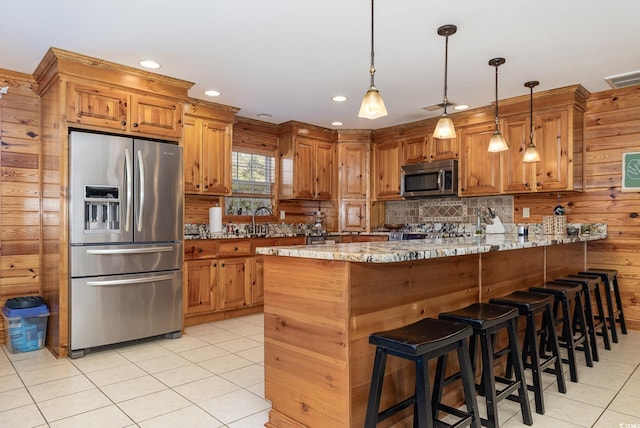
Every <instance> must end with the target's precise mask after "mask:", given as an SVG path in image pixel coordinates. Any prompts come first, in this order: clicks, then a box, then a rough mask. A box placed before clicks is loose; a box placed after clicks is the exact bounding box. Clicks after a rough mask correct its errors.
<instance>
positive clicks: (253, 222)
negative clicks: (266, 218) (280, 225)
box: [251, 205, 273, 234]
mask: <svg viewBox="0 0 640 428" xmlns="http://www.w3.org/2000/svg"><path fill="white" fill-rule="evenodd" d="M258 211H266V212H268V213H269V215H273V211H271V208H269V207H265V206H264V205H261V206H259V207H258V208H256V209H255V210H254V211H253V216H251V233H253V234H255V233H256V214H258Z"/></svg>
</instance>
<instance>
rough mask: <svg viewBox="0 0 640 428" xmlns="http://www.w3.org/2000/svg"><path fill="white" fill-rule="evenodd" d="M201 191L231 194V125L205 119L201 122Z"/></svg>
mask: <svg viewBox="0 0 640 428" xmlns="http://www.w3.org/2000/svg"><path fill="white" fill-rule="evenodd" d="M201 168H202V193H203V194H209V195H230V194H231V127H230V126H229V125H227V124H225V123H222V122H216V121H212V120H205V121H203V124H202V164H201Z"/></svg>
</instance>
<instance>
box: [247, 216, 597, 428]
mask: <svg viewBox="0 0 640 428" xmlns="http://www.w3.org/2000/svg"><path fill="white" fill-rule="evenodd" d="M593 230H596V231H595V233H594V232H593ZM606 237H607V232H606V226H605V225H602V227H598V228H595V229H592V233H591V234H590V235H588V236H571V237H568V236H545V235H535V236H529V237H528V238H526V239H525V238H524V237H518V236H517V235H511V234H505V235H502V234H499V235H486V236H482V237H477V238H476V237H472V238H445V239H425V240H416V241H396V242H372V243H357V244H356V243H351V244H337V245H316V246H296V247H265V248H259V249H257V252H258V253H259V254H264V255H265V257H264V286H265V298H264V322H265V327H264V328H265V394H266V398H267V399H269V400H271V402H272V409H271V411H270V414H269V422H268V423H267V426H268V427H271V428H275V427H278V428H283V427H325V428H327V427H361V426H362V425H363V422H364V415H365V410H366V402H367V396H368V392H369V380H370V376H371V370H372V366H373V357H374V347H373V346H371V345H370V344H369V342H368V338H369V335H370V334H371V333H372V332H375V331H381V330H387V329H393V328H397V327H401V326H403V325H406V324H409V323H412V322H414V321H417V320H419V319H422V318H425V317H437V316H438V314H439V313H441V312H443V311H449V310H455V309H459V308H461V307H464V306H466V305H469V304H471V303H474V302H478V301H481V302H486V301H488V300H489V299H490V298H492V297H497V296H503V295H506V294H509V293H510V292H512V291H514V290H520V289H527V288H528V287H529V286H532V285H534V284H541V283H542V282H544V281H545V280H547V279H552V278H555V277H558V276H562V275H566V274H568V273H572V272H577V271H579V270H582V269H583V268H584V267H585V263H586V251H587V241H591V240H599V239H604V238H606ZM433 369H434V368H433V367H431V370H433ZM413 387H414V386H413V368H412V367H411V366H410V365H407V364H404V363H402V362H399V361H398V360H395V359H394V360H393V361H390V364H389V365H388V366H387V372H386V380H385V382H384V390H383V397H382V403H381V408H385V407H386V406H388V405H389V404H391V403H394V402H397V401H399V399H401V398H405V397H407V396H409V395H411V394H412V393H413ZM458 398H459V395H458V391H456V390H452V391H449V392H448V394H447V398H446V399H447V400H448V401H451V402H455V401H457V400H458ZM400 415H402V417H407V416H409V417H410V415H411V409H407V410H406V411H405V412H404V413H401V414H400ZM398 420H399V419H396V420H395V422H397V421H398ZM400 425H401V424H399V425H398V426H400ZM403 426H404V425H403Z"/></svg>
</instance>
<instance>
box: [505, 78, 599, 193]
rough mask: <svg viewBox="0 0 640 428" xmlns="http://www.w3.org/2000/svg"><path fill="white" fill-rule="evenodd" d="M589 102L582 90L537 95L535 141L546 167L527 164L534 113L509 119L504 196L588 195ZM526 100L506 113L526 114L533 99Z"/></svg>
mask: <svg viewBox="0 0 640 428" xmlns="http://www.w3.org/2000/svg"><path fill="white" fill-rule="evenodd" d="M588 96H589V93H588V92H587V91H586V90H585V89H584V88H583V87H582V86H570V87H566V88H560V89H556V90H552V91H546V92H542V93H540V94H536V95H534V101H533V108H534V113H533V133H534V139H533V141H534V143H535V145H536V148H537V149H538V153H539V154H540V162H533V163H524V162H523V161H522V157H523V155H524V150H525V149H526V147H527V146H528V144H529V140H530V120H529V112H528V111H526V112H521V113H519V114H513V115H507V116H506V119H505V121H504V126H503V133H504V135H505V138H506V139H507V143H508V144H509V151H507V152H503V155H502V156H503V158H502V159H503V162H502V171H501V172H502V192H503V193H527V192H536V191H538V192H557V191H567V190H582V189H583V186H584V182H585V180H584V168H583V159H584V155H585V153H584V151H585V145H584V141H583V140H584V127H585V115H584V113H585V110H586V100H587V98H588ZM522 98H523V97H519V98H517V99H514V100H513V101H510V102H512V103H513V104H507V108H506V112H507V113H508V112H509V111H511V110H514V109H516V108H518V107H519V108H520V110H522V102H523V101H527V100H528V97H524V98H526V99H525V100H523V99H522ZM508 103H509V102H508ZM527 107H528V106H527Z"/></svg>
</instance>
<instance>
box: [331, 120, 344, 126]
mask: <svg viewBox="0 0 640 428" xmlns="http://www.w3.org/2000/svg"><path fill="white" fill-rule="evenodd" d="M331 124H332V125H333V126H342V125H344V123H342V122H338V121H336V122H331Z"/></svg>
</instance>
